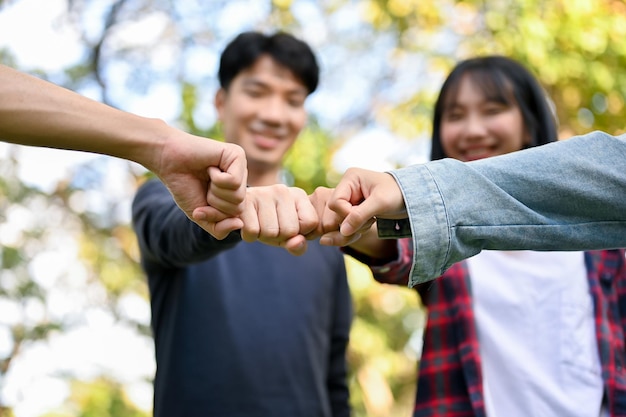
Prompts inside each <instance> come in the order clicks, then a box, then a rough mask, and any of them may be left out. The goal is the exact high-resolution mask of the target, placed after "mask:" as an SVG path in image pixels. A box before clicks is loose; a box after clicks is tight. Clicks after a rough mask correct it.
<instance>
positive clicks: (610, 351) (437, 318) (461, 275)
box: [346, 239, 626, 417]
mask: <svg viewBox="0 0 626 417" xmlns="http://www.w3.org/2000/svg"><path fill="white" fill-rule="evenodd" d="M398 242H399V246H398V247H399V252H400V253H399V258H398V260H396V261H394V262H392V263H389V264H387V265H384V266H370V268H371V269H372V272H373V274H374V277H375V278H376V280H377V281H379V282H382V283H389V284H398V285H407V283H408V275H409V270H410V267H411V262H412V259H413V253H412V251H413V249H412V243H411V241H410V239H400V240H399V241H398ZM346 252H347V253H349V254H351V255H352V256H355V257H356V258H357V259H359V260H361V261H362V262H365V263H366V264H368V265H372V260H371V259H366V258H365V257H363V256H362V255H359V254H355V253H350V251H346ZM624 256H625V254H624V251H623V250H609V251H592V252H586V253H585V264H586V266H587V274H588V280H589V289H590V292H591V295H592V298H593V302H594V311H595V325H596V338H597V341H598V351H599V354H600V361H601V363H602V377H603V379H604V384H605V393H606V399H607V401H608V403H607V405H608V409H609V411H610V415H611V416H612V417H626V350H625V347H624V343H625V339H624V335H625V334H626V259H625V257H624ZM443 278H444V279H437V280H434V281H432V282H428V283H425V284H421V285H420V286H418V287H416V289H417V291H418V292H419V293H420V296H421V297H422V302H423V303H424V305H426V306H427V307H428V322H427V325H426V330H425V334H424V346H423V351H422V357H421V359H420V364H419V377H418V381H417V395H416V400H415V409H414V413H413V416H414V417H423V416H437V417H485V415H486V414H485V405H484V398H483V389H482V375H481V361H480V351H479V346H478V337H477V331H476V325H475V322H474V313H473V310H472V300H471V291H470V281H469V274H468V270H467V266H466V264H465V262H459V263H457V264H455V265H453V266H452V267H451V268H450V269H449V270H448V271H446V273H445V274H444V275H443ZM594 417H595V416H594Z"/></svg>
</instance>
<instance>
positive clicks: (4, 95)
mask: <svg viewBox="0 0 626 417" xmlns="http://www.w3.org/2000/svg"><path fill="white" fill-rule="evenodd" d="M0 139H1V140H3V141H6V142H11V143H17V144H22V145H30V146H39V147H49V148H58V149H68V150H77V151H85V152H93V153H99V154H104V155H110V156H114V157H118V158H124V159H128V160H130V161H134V162H137V163H139V164H141V165H143V166H144V167H146V168H147V169H149V170H151V171H153V172H154V173H155V174H157V175H158V176H159V177H160V178H161V180H163V182H164V183H165V184H166V185H167V187H168V189H169V190H170V192H171V193H172V195H173V196H174V198H175V200H176V203H177V204H178V205H179V206H180V207H181V209H182V210H183V211H184V212H185V214H187V216H188V217H190V218H192V213H193V210H194V209H196V208H198V207H204V206H207V204H208V205H211V206H212V207H215V208H216V209H218V210H219V211H221V212H222V213H223V214H224V216H223V218H222V219H220V221H218V222H206V221H203V220H202V219H201V218H200V219H197V223H198V224H199V225H200V226H202V227H203V228H204V229H205V230H207V231H208V232H209V233H211V234H213V235H214V236H216V237H218V238H223V237H225V236H226V235H227V234H228V232H230V231H232V230H234V229H237V228H240V227H241V225H242V223H241V220H240V219H237V218H233V216H236V215H238V214H240V213H241V212H242V210H243V200H244V198H245V184H246V179H247V168H246V161H245V154H244V152H243V150H242V149H241V148H239V147H237V146H235V145H231V144H225V143H221V142H217V141H213V140H209V139H206V138H201V137H198V136H194V135H191V134H188V133H185V132H182V131H180V130H178V129H175V128H173V127H171V126H169V125H167V124H166V123H164V122H163V121H160V120H157V119H151V118H146V117H141V116H138V115H135V114H131V113H127V112H124V111H121V110H118V109H115V108H113V107H110V106H107V105H105V104H102V103H99V102H97V101H94V100H91V99H88V98H87V97H84V96H81V95H79V94H77V93H74V92H72V91H70V90H67V89H64V88H62V87H59V86H57V85H55V84H52V83H49V82H46V81H43V80H41V79H38V78H36V77H33V76H30V75H27V74H23V73H21V72H19V71H16V70H13V69H11V68H9V67H6V66H2V65H0Z"/></svg>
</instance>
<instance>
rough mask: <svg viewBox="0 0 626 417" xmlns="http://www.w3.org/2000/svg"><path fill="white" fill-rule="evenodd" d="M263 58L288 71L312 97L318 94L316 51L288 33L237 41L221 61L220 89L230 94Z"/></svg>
mask: <svg viewBox="0 0 626 417" xmlns="http://www.w3.org/2000/svg"><path fill="white" fill-rule="evenodd" d="M264 54H266V55H269V56H270V57H272V59H274V60H275V61H276V62H278V63H279V64H281V65H283V66H285V67H286V68H288V69H289V70H290V71H291V72H292V73H293V75H294V76H295V77H296V78H298V79H299V80H300V81H301V82H302V83H303V84H304V86H305V87H306V88H307V90H308V93H309V94H311V93H312V92H313V91H315V89H316V88H317V84H318V82H319V66H318V64H317V59H316V58H315V55H314V54H313V51H312V50H311V48H310V47H309V45H308V44H307V43H306V42H304V41H301V40H300V39H297V38H296V37H294V36H293V35H290V34H288V33H285V32H277V33H274V34H272V35H266V34H263V33H261V32H255V31H250V32H243V33H241V34H239V35H238V36H237V37H235V39H233V40H232V41H231V42H230V43H229V44H228V45H227V46H226V48H225V49H224V51H223V52H222V56H221V58H220V68H219V71H218V78H219V81H220V86H221V87H222V88H223V89H225V90H228V87H229V86H230V84H231V82H232V81H233V79H234V78H235V77H236V76H237V74H239V73H240V72H241V71H243V70H245V69H247V68H249V67H251V66H252V65H254V63H255V62H256V61H257V59H259V57H260V56H261V55H264Z"/></svg>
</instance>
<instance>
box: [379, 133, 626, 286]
mask: <svg viewBox="0 0 626 417" xmlns="http://www.w3.org/2000/svg"><path fill="white" fill-rule="evenodd" d="M390 173H391V174H392V175H393V176H394V178H395V179H396V181H397V182H398V184H399V185H400V188H401V190H402V193H403V195H404V199H405V203H406V207H407V212H408V216H409V224H410V228H411V235H412V238H413V245H414V249H415V251H414V256H413V266H412V268H411V279H410V282H409V285H410V286H414V285H416V284H418V283H420V282H424V281H428V280H431V279H434V278H436V277H438V276H440V275H441V274H442V273H443V272H444V271H445V270H447V269H448V268H449V267H450V266H452V265H453V264H454V263H456V262H458V261H461V260H463V259H466V258H469V257H471V256H473V255H475V254H477V253H479V252H480V251H481V250H483V249H491V250H592V249H612V248H620V247H626V136H619V137H615V136H610V135H607V134H605V133H602V132H593V133H590V134H587V135H584V136H579V137H575V138H571V139H568V140H565V141H561V142H557V143H553V144H548V145H544V146H541V147H536V148H531V149H527V150H524V151H520V152H515V153H512V154H508V155H503V156H499V157H495V158H489V159H485V160H480V161H475V162H470V163H462V162H459V161H456V160H452V159H445V160H441V161H433V162H429V163H427V164H423V165H416V166H412V167H407V168H402V169H398V170H394V171H392V172H390ZM381 223H383V224H381ZM394 223H395V222H389V221H386V222H382V221H381V220H379V228H380V230H381V236H384V235H386V236H387V237H393V230H394ZM396 228H397V227H396ZM400 229H401V228H400ZM399 236H401V233H400V232H398V233H397V236H396V237H399Z"/></svg>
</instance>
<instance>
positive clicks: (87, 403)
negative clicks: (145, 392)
mask: <svg viewBox="0 0 626 417" xmlns="http://www.w3.org/2000/svg"><path fill="white" fill-rule="evenodd" d="M65 408H67V409H69V410H70V411H64V410H61V411H55V412H50V413H46V414H44V415H42V416H41V417H112V416H115V417H149V416H150V414H148V413H145V412H143V411H141V410H139V409H137V407H136V406H134V405H133V404H132V403H131V402H130V401H129V400H128V398H127V396H126V394H125V393H124V390H123V389H122V387H121V386H120V385H119V383H117V382H115V381H112V380H110V379H108V378H99V379H97V380H95V381H90V382H79V381H76V382H74V383H73V384H72V394H71V399H70V401H69V403H68V405H67V406H66V407H65Z"/></svg>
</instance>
